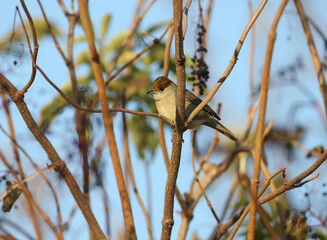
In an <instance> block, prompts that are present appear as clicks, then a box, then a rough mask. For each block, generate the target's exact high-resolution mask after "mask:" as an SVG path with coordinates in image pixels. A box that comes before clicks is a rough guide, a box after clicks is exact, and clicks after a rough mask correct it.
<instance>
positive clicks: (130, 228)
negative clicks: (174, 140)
mask: <svg viewBox="0 0 327 240" xmlns="http://www.w3.org/2000/svg"><path fill="white" fill-rule="evenodd" d="M78 5H79V9H80V12H81V20H82V24H83V29H84V32H85V36H86V41H87V44H88V48H89V52H90V58H91V59H90V60H91V67H92V71H93V75H94V78H95V81H96V84H97V87H98V93H99V98H100V103H101V106H102V117H103V122H104V128H105V133H106V136H107V141H108V145H109V150H110V155H111V159H112V163H113V168H114V172H115V176H116V181H117V186H118V190H119V194H120V200H121V204H122V211H123V216H124V220H125V225H126V231H127V237H128V238H129V239H136V233H135V225H134V220H133V214H132V207H131V203H130V200H129V196H128V193H127V189H126V185H125V181H124V175H123V171H122V167H121V164H120V160H119V154H118V149H117V144H116V138H115V134H114V127H113V121H112V118H111V115H110V110H109V105H108V99H107V93H106V85H105V82H104V79H103V75H102V68H101V65H100V56H99V55H98V52H97V49H96V46H95V42H94V41H95V39H94V32H93V25H92V22H91V19H90V15H89V10H88V2H87V1H84V0H78Z"/></svg>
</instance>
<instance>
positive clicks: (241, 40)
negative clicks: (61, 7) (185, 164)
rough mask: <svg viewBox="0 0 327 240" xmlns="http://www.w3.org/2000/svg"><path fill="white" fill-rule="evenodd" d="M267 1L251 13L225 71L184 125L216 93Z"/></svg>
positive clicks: (233, 64) (231, 68)
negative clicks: (251, 15)
mask: <svg viewBox="0 0 327 240" xmlns="http://www.w3.org/2000/svg"><path fill="white" fill-rule="evenodd" d="M267 2H268V0H263V1H262V2H261V4H260V6H259V7H258V9H257V11H256V12H255V14H254V15H253V17H252V18H251V20H250V21H249V23H248V24H247V25H246V27H245V29H244V31H243V33H242V35H241V38H240V40H239V41H238V44H237V46H236V49H235V51H234V53H233V56H232V59H231V60H230V62H229V64H228V66H227V68H226V70H225V72H224V73H223V75H222V76H221V77H220V79H219V80H218V82H217V83H216V84H215V86H214V87H213V88H212V90H211V91H210V92H209V94H208V95H207V97H206V98H205V99H203V101H202V102H201V103H200V104H199V105H198V106H197V107H196V108H195V109H194V110H193V112H192V113H191V114H190V116H189V117H188V119H187V120H186V121H185V126H187V125H188V124H189V123H190V122H191V121H192V119H193V118H194V117H195V116H196V115H197V114H198V113H199V112H200V111H201V109H202V108H203V107H204V106H205V105H206V104H207V103H208V102H209V101H210V100H211V99H212V97H213V96H214V95H215V94H216V92H217V91H218V89H219V88H220V86H221V85H222V84H223V83H224V81H225V80H226V78H227V77H228V76H229V74H230V73H231V71H232V70H233V68H234V66H235V64H236V61H237V57H238V55H239V53H240V51H241V48H242V46H243V43H244V40H245V38H246V36H247V34H248V32H249V31H250V29H251V27H252V25H253V24H254V22H255V21H256V19H257V18H258V16H259V14H260V13H261V11H262V10H263V8H264V6H265V5H266V3H267Z"/></svg>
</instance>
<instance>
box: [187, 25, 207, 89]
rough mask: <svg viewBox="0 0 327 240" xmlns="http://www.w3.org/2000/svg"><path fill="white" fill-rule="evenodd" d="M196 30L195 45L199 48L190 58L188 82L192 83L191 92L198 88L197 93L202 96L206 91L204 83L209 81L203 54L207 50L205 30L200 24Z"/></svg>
mask: <svg viewBox="0 0 327 240" xmlns="http://www.w3.org/2000/svg"><path fill="white" fill-rule="evenodd" d="M198 29H199V30H198V36H197V43H198V44H199V47H198V48H197V49H196V52H195V54H194V56H193V58H192V62H193V66H191V68H192V72H191V75H192V76H191V77H189V81H191V82H192V83H193V91H194V89H195V88H197V87H198V88H199V93H200V95H202V94H203V92H204V90H205V89H206V83H207V81H208V79H209V70H208V65H207V64H206V62H205V60H204V54H205V53H207V51H208V50H207V48H206V47H205V43H204V38H205V34H206V29H205V27H204V26H203V25H200V24H198Z"/></svg>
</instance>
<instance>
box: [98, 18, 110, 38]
mask: <svg viewBox="0 0 327 240" xmlns="http://www.w3.org/2000/svg"><path fill="white" fill-rule="evenodd" d="M110 23H111V15H110V14H106V15H105V16H104V17H103V18H102V24H101V31H100V36H101V41H103V40H104V38H105V37H106V35H107V32H108V29H109V24H110Z"/></svg>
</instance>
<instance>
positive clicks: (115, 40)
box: [105, 30, 129, 53]
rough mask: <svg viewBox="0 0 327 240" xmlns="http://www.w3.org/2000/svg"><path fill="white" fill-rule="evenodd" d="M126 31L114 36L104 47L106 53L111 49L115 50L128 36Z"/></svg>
mask: <svg viewBox="0 0 327 240" xmlns="http://www.w3.org/2000/svg"><path fill="white" fill-rule="evenodd" d="M128 33H129V31H127V30H125V31H122V32H120V33H119V34H118V35H116V36H114V37H113V38H112V39H111V41H110V42H109V44H108V45H107V47H106V48H105V51H106V52H107V53H110V52H111V51H117V50H118V49H119V48H120V46H121V45H122V43H123V42H124V40H125V39H126V37H127V36H128Z"/></svg>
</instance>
